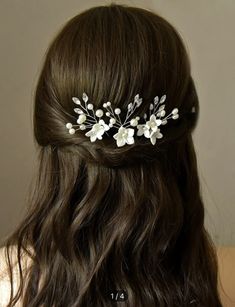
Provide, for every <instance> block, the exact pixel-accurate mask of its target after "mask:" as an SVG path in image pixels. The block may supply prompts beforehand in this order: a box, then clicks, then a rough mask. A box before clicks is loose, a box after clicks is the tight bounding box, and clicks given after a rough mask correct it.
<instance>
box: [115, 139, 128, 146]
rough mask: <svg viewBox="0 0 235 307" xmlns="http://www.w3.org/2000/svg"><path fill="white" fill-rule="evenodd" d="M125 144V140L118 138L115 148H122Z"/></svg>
mask: <svg viewBox="0 0 235 307" xmlns="http://www.w3.org/2000/svg"><path fill="white" fill-rule="evenodd" d="M125 144H126V142H125V140H124V139H123V138H118V139H117V146H118V147H121V146H124V145H125Z"/></svg>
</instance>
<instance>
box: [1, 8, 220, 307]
mask: <svg viewBox="0 0 235 307" xmlns="http://www.w3.org/2000/svg"><path fill="white" fill-rule="evenodd" d="M83 92H86V93H87V94H88V97H89V100H91V101H92V102H93V104H94V106H95V108H100V107H102V104H103V103H104V102H107V101H111V102H112V105H113V106H114V107H115V108H116V107H119V108H121V109H127V105H128V103H129V102H131V101H133V97H134V96H135V95H136V94H137V93H139V94H140V97H142V98H143V103H142V104H141V106H140V107H139V108H138V115H139V116H143V115H144V113H145V112H147V110H148V108H149V103H150V102H151V101H152V100H153V97H155V96H156V95H159V96H160V95H163V94H166V95H167V101H166V112H167V113H170V112H171V110H172V109H173V108H175V107H177V108H178V109H179V114H180V117H179V119H177V121H170V122H169V123H168V124H167V125H166V126H164V127H162V128H161V129H162V131H163V135H164V137H163V138H162V139H159V140H157V143H156V145H155V146H153V145H152V144H151V143H150V141H149V139H146V138H144V137H139V138H135V143H134V144H132V145H125V146H123V147H121V148H117V146H116V143H115V140H114V139H113V138H112V137H110V136H109V137H108V136H105V137H103V139H102V140H97V141H96V142H94V143H91V142H90V139H89V138H88V137H86V136H85V133H84V131H80V130H79V131H77V132H76V133H75V134H73V135H71V134H69V133H68V130H67V129H66V127H65V124H66V123H67V122H72V123H75V120H76V118H75V114H74V112H73V108H74V103H73V101H72V99H71V98H72V97H73V96H76V97H81V96H82V93H83ZM192 107H194V108H195V111H196V112H195V113H192V112H191V109H192ZM198 115H199V104H198V96H197V92H196V89H195V85H194V81H193V78H192V76H191V68H190V61H189V57H188V55H187V51H186V48H185V46H184V44H183V41H182V38H181V36H180V34H179V33H178V32H177V31H176V30H175V28H174V27H173V26H172V25H171V24H170V23H169V22H168V21H166V20H165V19H164V18H162V17H161V16H159V15H158V14H156V13H153V12H151V11H150V10H147V9H142V8H138V7H131V6H127V5H118V4H115V3H112V4H110V5H107V6H98V7H93V8H90V9H88V10H86V11H83V12H82V13H80V14H79V15H77V16H75V17H73V18H72V19H70V20H69V21H67V22H66V24H65V25H64V26H63V27H62V28H61V29H60V30H59V32H58V33H57V34H56V35H55V38H53V40H52V42H51V43H50V46H49V48H48V50H47V52H46V55H45V59H44V62H43V67H42V69H41V71H40V76H39V79H38V83H37V87H36V90H35V97H34V117H33V120H34V121H33V123H34V135H35V140H36V146H37V149H38V155H39V164H38V174H37V177H36V178H35V180H34V185H33V187H34V188H32V189H31V193H30V195H29V198H28V205H27V213H26V214H25V216H24V217H23V219H22V220H21V222H20V223H19V225H18V226H17V229H15V230H14V231H13V232H12V233H11V235H9V236H8V238H7V240H6V246H7V252H6V253H7V259H8V266H9V274H11V273H12V263H11V261H10V258H11V257H10V253H11V251H12V248H13V247H16V249H17V263H18V268H19V272H20V286H19V289H18V290H19V291H18V293H17V295H16V296H13V295H12V297H11V302H10V303H9V305H8V306H14V303H16V302H17V300H18V299H19V298H20V299H21V300H22V304H23V306H27V307H33V306H56V307H59V306H61V307H62V306H63V307H65V306H66V307H75V306H79V307H80V306H82V307H86V306H96V307H101V306H116V304H117V305H118V306H130V307H139V306H141V307H142V306H146V307H151V306H159V307H163V306H168V307H169V306H170V307H174V306H180V307H182V306H203V307H208V306H213V307H217V306H219V307H221V306H222V304H221V302H220V298H219V294H218V289H217V272H218V266H217V257H216V252H215V246H214V243H213V241H212V239H211V237H210V235H209V233H208V232H207V230H206V228H205V226H204V204H203V200H202V196H201V191H200V183H199V176H198V170H197V159H196V154H195V149H194V144H193V141H192V132H193V130H194V128H195V127H196V124H197V120H198ZM110 131H111V130H110ZM23 253H24V254H26V255H28V256H29V257H30V259H31V262H30V265H29V266H28V267H27V270H26V271H23V270H22V255H23ZM116 290H125V291H126V293H127V296H128V297H127V300H125V301H123V302H121V303H115V302H113V301H112V300H111V299H110V292H112V291H114V292H115V291H116ZM119 304H120V305H119Z"/></svg>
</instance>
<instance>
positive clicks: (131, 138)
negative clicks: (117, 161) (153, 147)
mask: <svg viewBox="0 0 235 307" xmlns="http://www.w3.org/2000/svg"><path fill="white" fill-rule="evenodd" d="M126 142H127V144H129V145H130V144H134V142H135V140H134V138H133V136H131V137H128V138H127V139H126Z"/></svg>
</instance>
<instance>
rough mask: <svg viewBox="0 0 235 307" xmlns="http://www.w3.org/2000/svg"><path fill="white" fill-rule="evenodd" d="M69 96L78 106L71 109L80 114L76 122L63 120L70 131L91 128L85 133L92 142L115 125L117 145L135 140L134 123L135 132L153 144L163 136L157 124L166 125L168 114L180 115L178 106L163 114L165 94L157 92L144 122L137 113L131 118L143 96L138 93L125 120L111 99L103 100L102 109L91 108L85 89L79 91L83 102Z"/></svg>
mask: <svg viewBox="0 0 235 307" xmlns="http://www.w3.org/2000/svg"><path fill="white" fill-rule="evenodd" d="M72 100H73V102H74V103H75V104H76V105H77V106H79V107H76V108H74V112H75V113H77V114H79V116H78V118H77V125H74V124H72V123H67V124H66V128H67V129H68V130H69V133H70V134H74V133H75V132H76V131H77V130H86V129H90V130H89V131H88V132H86V133H85V136H87V137H90V141H91V142H95V141H96V140H97V139H99V140H102V137H103V134H104V133H106V134H108V133H107V131H108V130H109V129H110V128H112V127H114V128H116V129H118V132H117V133H116V134H114V135H113V138H114V139H115V140H116V143H117V146H118V147H121V146H124V145H125V144H129V145H130V144H134V142H135V141H134V133H135V129H134V127H136V128H137V133H136V135H137V136H142V135H144V136H145V137H146V138H149V139H150V141H151V143H152V145H155V143H156V139H160V138H162V137H163V135H162V133H161V131H160V128H159V127H160V126H161V125H166V124H167V121H168V120H169V119H170V118H172V119H177V118H179V114H178V109H177V108H174V109H173V110H172V112H171V113H170V114H168V115H167V116H166V111H165V104H164V102H165V100H166V95H163V96H161V98H159V97H158V96H156V97H154V101H153V103H151V104H150V105H149V116H148V115H147V114H146V113H145V114H144V120H145V123H144V124H139V123H138V122H139V120H140V117H139V116H134V117H132V118H131V115H132V114H133V113H134V112H135V110H136V109H137V108H138V107H139V106H140V105H141V103H142V98H140V97H139V94H137V95H136V96H135V97H134V101H133V102H131V103H129V104H128V110H127V113H126V118H125V120H124V122H122V121H121V118H120V113H121V110H120V109H119V108H115V109H114V110H113V108H112V106H111V102H110V101H108V102H106V103H104V104H103V108H104V109H106V111H105V112H104V109H97V110H96V111H94V105H93V104H92V103H90V102H89V103H88V96H87V94H86V93H83V95H82V100H83V102H84V103H82V102H81V100H80V99H79V98H77V97H72ZM104 114H105V115H106V116H107V117H109V118H110V119H109V123H108V124H107V123H106V122H105V121H104V119H102V117H103V116H104ZM76 127H78V128H76ZM130 127H133V128H130Z"/></svg>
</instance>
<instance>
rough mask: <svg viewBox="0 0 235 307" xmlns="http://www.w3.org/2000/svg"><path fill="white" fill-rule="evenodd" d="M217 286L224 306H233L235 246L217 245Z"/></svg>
mask: <svg viewBox="0 0 235 307" xmlns="http://www.w3.org/2000/svg"><path fill="white" fill-rule="evenodd" d="M217 258H218V264H219V280H218V288H219V291H220V296H221V300H222V303H223V306H224V307H235V247H226V246H219V247H217Z"/></svg>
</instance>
